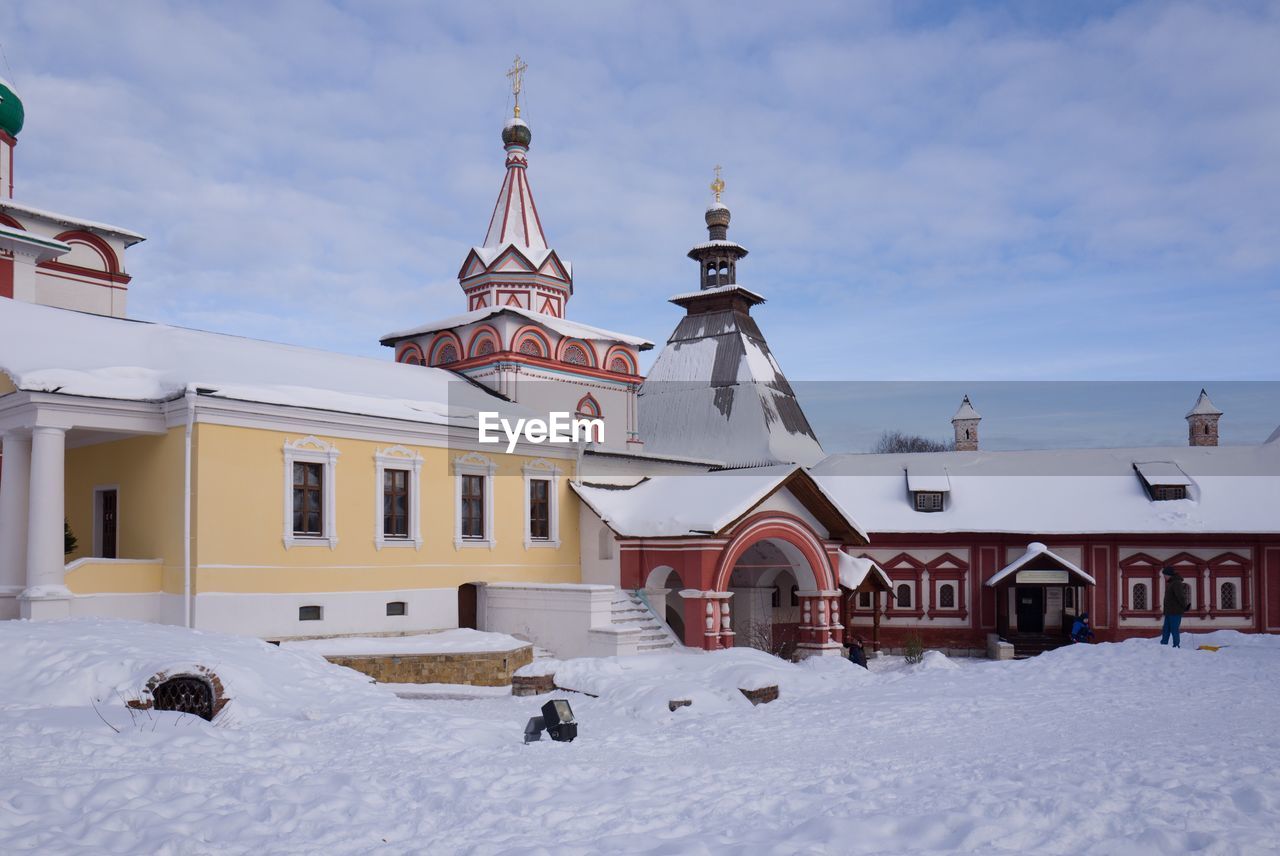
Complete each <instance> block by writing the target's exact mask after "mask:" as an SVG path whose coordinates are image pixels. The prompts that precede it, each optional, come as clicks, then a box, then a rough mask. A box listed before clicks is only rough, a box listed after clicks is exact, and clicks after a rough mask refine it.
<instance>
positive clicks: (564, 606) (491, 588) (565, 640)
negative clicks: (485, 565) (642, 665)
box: [480, 583, 641, 659]
mask: <svg viewBox="0 0 1280 856" xmlns="http://www.w3.org/2000/svg"><path fill="white" fill-rule="evenodd" d="M483 588H484V597H483V598H482V599H481V602H482V604H483V614H482V616H481V619H480V624H481V629H482V630H489V631H493V632H496V633H508V634H510V635H512V636H515V637H516V638H518V639H526V640H528V641H530V642H533V643H535V644H536V645H539V646H541V647H543V648H546V649H548V650H549V651H551V652H553V653H554V654H555V655H556V656H557V657H559V658H561V659H564V658H569V657H610V656H618V655H624V654H633V653H635V649H636V645H637V644H638V642H637V639H636V637H638V636H639V635H640V633H641V631H640V629H639V628H638V627H627V628H622V629H619V628H617V627H615V626H614V625H613V623H612V622H613V599H614V597H615V596H616V595H617V593H618V590H617V589H616V588H614V587H613V586H603V585H586V584H582V585H576V584H572V583H563V584H557V583H488V584H486V585H485V586H484V587H483Z"/></svg>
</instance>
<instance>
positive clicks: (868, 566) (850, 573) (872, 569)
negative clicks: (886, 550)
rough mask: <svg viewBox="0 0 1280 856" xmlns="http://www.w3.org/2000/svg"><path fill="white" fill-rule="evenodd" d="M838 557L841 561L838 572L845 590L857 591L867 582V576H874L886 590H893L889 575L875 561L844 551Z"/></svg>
mask: <svg viewBox="0 0 1280 856" xmlns="http://www.w3.org/2000/svg"><path fill="white" fill-rule="evenodd" d="M836 557H837V560H838V561H839V567H838V568H837V572H838V573H839V579H840V585H842V586H844V587H845V588H847V589H854V590H856V589H857V588H858V586H860V585H862V583H863V582H864V581H865V580H866V578H867V575H868V574H872V575H874V576H875V577H876V579H877V580H879V581H880V584H881V585H882V586H884V587H885V589H887V590H888V591H892V590H893V582H892V581H891V580H890V579H889V575H888V574H886V573H885V572H884V569H883V568H881V567H880V566H879V565H877V564H876V562H875V560H874V559H869V558H865V557H862V556H851V555H849V554H848V553H846V552H845V551H844V550H841V551H840V552H839V553H837V554H836Z"/></svg>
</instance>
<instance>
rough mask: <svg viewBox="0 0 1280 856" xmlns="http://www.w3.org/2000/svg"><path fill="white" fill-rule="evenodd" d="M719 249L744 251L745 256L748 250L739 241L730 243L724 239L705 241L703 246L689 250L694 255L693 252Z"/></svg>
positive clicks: (696, 245)
mask: <svg viewBox="0 0 1280 856" xmlns="http://www.w3.org/2000/svg"><path fill="white" fill-rule="evenodd" d="M720 207H721V208H723V207H724V206H723V205H721V206H720ZM707 210H708V211H710V210H711V209H710V208H708V209H707ZM717 247H719V248H724V249H730V250H742V254H743V255H744V256H745V255H746V254H747V248H746V247H744V246H742V244H739V243H738V242H737V241H728V240H724V239H718V240H714V241H703V242H702V243H701V244H694V245H693V246H692V247H690V248H689V252H691V253H692V252H697V251H698V250H710V249H714V248H717Z"/></svg>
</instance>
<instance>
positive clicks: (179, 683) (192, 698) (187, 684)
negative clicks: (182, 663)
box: [151, 677, 213, 720]
mask: <svg viewBox="0 0 1280 856" xmlns="http://www.w3.org/2000/svg"><path fill="white" fill-rule="evenodd" d="M151 697H152V698H153V699H154V700H155V708H156V710H176V711H177V712H178V713H191V714H195V715H196V716H198V717H200V718H201V719H206V720H212V719H213V690H212V689H210V687H209V684H208V683H207V682H205V681H203V680H201V679H200V678H192V677H178V678H170V679H169V680H167V681H165V682H164V683H162V684H160V685H159V686H157V687H156V688H155V689H154V690H152V691H151Z"/></svg>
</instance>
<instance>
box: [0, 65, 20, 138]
mask: <svg viewBox="0 0 1280 856" xmlns="http://www.w3.org/2000/svg"><path fill="white" fill-rule="evenodd" d="M24 118H25V111H24V110H23V109H22V99H21V98H19V97H18V93H16V92H14V91H13V86H11V85H10V84H9V81H7V80H5V79H4V78H3V77H0V131H5V132H7V133H8V134H9V136H11V137H16V136H18V134H19V132H21V131H22V120H23V119H24Z"/></svg>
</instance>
